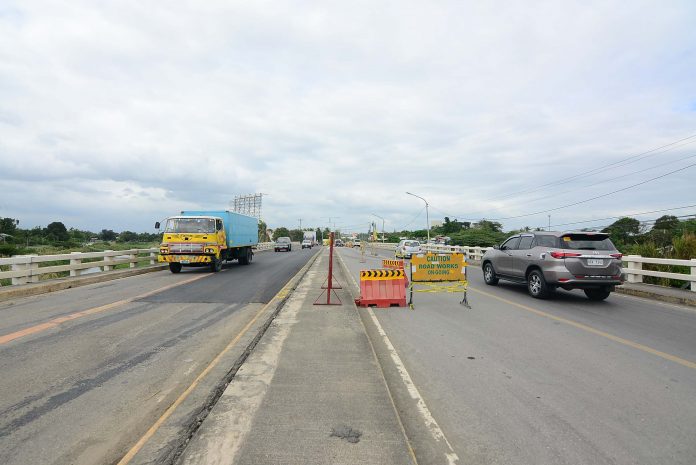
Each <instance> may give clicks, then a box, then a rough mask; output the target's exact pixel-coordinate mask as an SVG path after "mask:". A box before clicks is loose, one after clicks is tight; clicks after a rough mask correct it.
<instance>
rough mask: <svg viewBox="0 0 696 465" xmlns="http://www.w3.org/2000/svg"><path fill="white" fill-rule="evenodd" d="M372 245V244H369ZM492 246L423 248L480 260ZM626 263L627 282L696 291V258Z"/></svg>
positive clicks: (634, 259) (387, 246)
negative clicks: (679, 284)
mask: <svg viewBox="0 0 696 465" xmlns="http://www.w3.org/2000/svg"><path fill="white" fill-rule="evenodd" d="M374 246H375V247H377V248H380V249H390V250H394V249H395V248H396V244H386V243H385V244H382V243H374ZM368 247H370V245H368ZM491 248H492V247H467V246H458V245H455V246H449V245H425V246H423V249H424V250H425V251H426V252H436V253H453V252H460V253H464V256H465V257H466V259H467V260H470V261H472V262H480V261H481V257H483V254H484V253H486V251H487V250H489V249H491ZM622 261H623V263H624V274H625V275H626V282H627V283H632V284H633V283H642V282H643V276H652V277H655V278H668V279H677V280H680V281H688V282H689V283H690V288H691V291H693V292H696V258H692V259H691V260H677V259H671V258H649V257H642V256H640V255H624V256H623V258H622ZM644 263H645V264H652V265H672V266H684V267H687V268H690V270H691V272H690V273H688V272H687V273H671V272H667V271H655V270H644V269H643V264H644Z"/></svg>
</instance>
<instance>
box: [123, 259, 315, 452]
mask: <svg viewBox="0 0 696 465" xmlns="http://www.w3.org/2000/svg"><path fill="white" fill-rule="evenodd" d="M312 263H314V262H312ZM304 269H305V267H302V268H301V269H300V271H298V272H297V273H296V274H295V275H294V276H293V277H292V278H290V280H289V281H288V282H287V283H286V284H285V286H283V288H282V289H281V290H280V291H278V293H277V294H276V295H275V296H273V298H272V299H271V300H270V301H269V302H268V303H267V304H266V305H264V306H263V308H262V309H261V310H259V311H258V312H257V313H256V315H254V318H252V319H251V321H249V323H247V324H246V325H245V326H244V328H242V330H241V331H240V332H239V334H237V335H236V336H235V337H234V339H232V341H230V343H229V344H227V346H225V348H224V349H222V351H221V352H220V353H219V354H218V355H217V356H216V357H215V358H214V359H213V360H212V361H211V362H210V363H209V364H208V366H207V367H205V369H204V370H203V371H202V372H200V374H199V375H198V376H197V377H196V379H194V380H193V382H192V383H191V385H190V386H189V387H188V388H186V390H185V391H184V392H183V393H181V395H180V396H179V397H177V399H176V400H175V401H174V403H173V404H172V405H170V406H169V408H167V410H165V411H164V413H163V414H162V416H161V417H159V419H158V420H157V421H156V422H155V423H154V424H153V425H152V426H151V427H150V428H149V429H148V430H147V431H146V432H145V434H144V435H143V436H142V437H141V438H140V439H139V440H138V442H136V443H135V445H134V446H133V447H131V449H130V450H129V451H128V452H127V453H126V455H124V456H123V458H122V459H121V460H119V462H118V463H117V464H116V465H126V464H128V463H130V461H131V460H133V457H135V454H137V453H138V452H139V451H140V449H142V448H143V446H144V445H145V444H146V443H147V441H149V440H150V439H151V438H152V436H154V435H155V433H156V432H157V430H158V429H159V428H160V426H162V424H163V423H164V422H165V421H167V418H169V417H170V416H171V415H172V413H174V410H176V409H177V408H178V407H179V405H181V403H182V402H183V401H185V400H186V398H187V397H188V396H189V394H191V392H193V390H194V389H195V388H196V386H198V383H199V382H200V381H201V380H202V379H203V378H204V377H205V376H206V375H207V374H208V373H210V371H211V370H212V369H213V368H215V366H216V365H217V364H218V363H219V362H220V359H222V357H223V355H225V353H226V352H227V351H228V350H230V349H231V348H232V347H234V345H235V344H237V342H239V340H240V339H241V338H242V336H244V334H246V332H247V331H249V329H250V328H251V326H252V325H253V324H254V323H255V322H256V320H258V318H259V317H260V316H261V315H262V314H263V313H264V312H265V310H266V309H267V308H268V307H269V306H270V305H271V304H272V303H274V302H276V301H277V300H282V299H284V298H285V296H287V294H288V292H289V290H290V289H291V287H292V286H291V285H290V284H291V283H292V282H293V281H294V280H295V278H296V277H297V276H298V275H299V274H300V273H301V272H302V271H303V270H304ZM281 296H282V297H281Z"/></svg>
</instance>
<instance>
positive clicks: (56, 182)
mask: <svg viewBox="0 0 696 465" xmlns="http://www.w3.org/2000/svg"><path fill="white" fill-rule="evenodd" d="M695 25H696V3H695V2H693V1H692V0H685V1H682V2H679V1H664V0H661V1H651V2H647V1H635V0H630V1H615V2H612V1H607V0H602V1H598V2H591V1H579V2H571V1H562V2H559V1H549V2H530V1H517V2H516V1H509V2H493V1H490V2H480V1H470V2H467V1H452V2H446V1H432V0H431V1H423V2H417V1H405V0H399V1H377V0H369V1H340V2H329V1H318V2H301V1H296V0H292V1H257V0H254V1H251V2H249V1H244V2H233V1H229V0H226V1H219V2H218V1H213V0H207V1H205V2H201V1H193V0H192V1H188V2H186V1H183V2H180V1H167V2H145V1H142V0H133V1H124V0H121V1H115V2H95V1H91V0H85V1H81V0H66V1H55V2H53V1H37V2H35V1H31V0H23V1H21V2H14V1H12V0H9V1H8V0H3V1H1V2H0V216H1V217H12V218H18V219H19V220H20V227H25V228H26V227H33V226H37V225H38V226H46V225H47V224H48V223H50V222H52V221H62V222H63V223H65V225H66V226H67V227H75V228H80V229H89V230H93V231H98V230H101V229H104V228H106V229H113V230H116V231H122V230H133V231H139V232H140V231H152V230H153V224H154V222H155V221H157V220H160V219H162V218H164V217H166V216H168V215H172V214H176V213H177V212H178V211H180V210H183V209H192V208H196V209H206V208H211V209H224V208H227V207H228V205H229V201H230V200H231V199H232V198H233V197H234V196H235V195H238V194H247V193H253V192H263V193H265V194H267V196H265V197H264V210H263V217H264V219H265V220H266V222H267V223H268V224H269V226H271V227H277V226H288V227H296V226H297V225H298V219H299V218H302V219H303V220H302V225H303V226H326V225H328V224H329V217H338V219H335V223H336V226H337V227H340V228H342V229H343V230H344V231H366V230H367V227H368V223H369V222H370V221H373V220H374V221H376V222H378V223H379V227H380V228H381V220H379V219H378V218H376V217H374V216H371V214H372V213H375V214H377V215H379V216H382V217H384V218H385V220H386V224H385V226H386V229H387V230H393V229H394V228H396V229H401V228H404V227H405V228H408V229H416V228H419V227H420V228H423V227H425V224H426V220H425V212H424V211H423V206H424V204H423V202H422V201H420V200H419V199H417V198H414V197H411V196H408V195H406V194H405V192H406V191H410V192H413V193H416V194H418V195H421V196H423V197H425V198H426V199H427V200H428V201H429V203H430V204H431V208H430V217H431V219H440V220H441V219H442V218H443V217H444V216H445V215H449V216H451V217H452V218H458V219H468V220H477V219H480V218H490V219H497V218H509V217H514V216H519V215H525V214H528V213H532V212H543V213H537V214H535V215H531V216H524V217H520V218H510V219H505V220H501V222H502V223H503V224H504V226H505V229H506V230H510V229H512V228H517V227H521V226H525V225H528V226H532V227H534V226H539V225H546V224H547V222H548V218H547V214H548V213H547V212H545V211H546V210H550V209H554V208H557V207H560V206H564V205H568V204H572V203H575V202H579V201H582V200H585V199H588V198H591V197H596V196H601V195H603V194H606V193H609V192H612V191H615V190H619V189H623V188H625V187H628V186H631V185H633V184H637V183H639V182H643V181H646V180H649V179H650V178H654V177H657V176H660V175H663V174H665V173H669V172H670V171H674V170H678V169H681V168H684V167H687V166H689V165H692V164H694V163H696V137H694V138H691V139H686V140H684V141H682V142H680V143H677V144H675V145H670V146H668V147H665V148H664V149H662V150H659V151H656V152H651V153H648V154H646V156H645V157H642V158H641V157H639V158H638V159H637V161H635V160H636V159H632V160H630V161H635V162H633V163H626V164H620V163H619V164H616V165H613V166H609V167H607V168H603V169H599V170H596V171H594V172H592V173H589V174H587V175H584V176H580V177H577V178H574V179H570V180H564V179H565V178H568V177H571V176H574V175H576V174H581V173H584V172H587V171H590V170H594V169H596V168H601V167H603V166H605V165H609V164H612V163H618V162H621V161H622V160H625V159H627V158H629V157H632V156H635V155H639V154H641V153H643V152H646V151H648V150H651V149H654V148H657V147H661V146H664V145H666V144H670V143H673V142H675V141H679V140H681V139H685V138H688V137H689V136H692V135H696V27H695ZM688 157H691V158H688ZM695 180H696V166H693V167H690V168H686V169H684V170H682V171H679V172H676V173H673V174H670V175H667V176H665V177H663V178H660V179H656V180H654V181H649V182H647V183H645V184H643V185H641V186H637V187H634V188H629V189H626V190H623V191H621V192H618V193H615V194H612V195H609V196H605V197H601V198H599V199H596V200H593V201H590V202H586V203H583V204H580V205H577V206H573V207H568V208H561V209H558V210H554V211H553V212H551V213H550V214H551V222H552V224H562V223H566V222H574V221H583V220H590V219H594V218H604V217H608V216H614V215H621V214H627V213H635V212H643V211H650V210H658V209H667V208H673V207H679V206H684V205H691V204H696V181H695ZM558 181H561V182H560V183H557V184H555V185H553V184H552V185H546V184H549V183H554V182H558ZM520 191H522V192H521V193H520ZM511 194H515V195H511ZM695 212H696V207H692V208H687V209H682V210H675V211H673V212H671V213H674V214H677V215H683V214H689V213H695ZM661 214H663V213H657V214H646V215H642V216H640V218H644V219H650V218H656V217H657V216H660V215H661ZM610 222H611V221H598V222H597V223H595V224H607V223H610ZM592 224H593V223H586V224H583V225H592Z"/></svg>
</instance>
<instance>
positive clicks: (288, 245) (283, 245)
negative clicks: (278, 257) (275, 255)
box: [274, 237, 292, 252]
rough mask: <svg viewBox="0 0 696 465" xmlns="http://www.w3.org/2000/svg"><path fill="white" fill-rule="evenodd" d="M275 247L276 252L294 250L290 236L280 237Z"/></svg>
mask: <svg viewBox="0 0 696 465" xmlns="http://www.w3.org/2000/svg"><path fill="white" fill-rule="evenodd" d="M274 249H275V251H276V252H280V251H281V250H284V251H285V252H291V251H292V242H291V241H290V238H289V237H279V238H278V239H277V240H276V243H275V246H274Z"/></svg>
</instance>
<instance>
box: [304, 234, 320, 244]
mask: <svg viewBox="0 0 696 465" xmlns="http://www.w3.org/2000/svg"><path fill="white" fill-rule="evenodd" d="M305 240H309V241H310V242H311V244H312V245H313V246H315V245H317V232H316V231H305V232H303V233H302V242H303V243H304V241H305Z"/></svg>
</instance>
